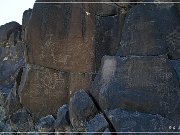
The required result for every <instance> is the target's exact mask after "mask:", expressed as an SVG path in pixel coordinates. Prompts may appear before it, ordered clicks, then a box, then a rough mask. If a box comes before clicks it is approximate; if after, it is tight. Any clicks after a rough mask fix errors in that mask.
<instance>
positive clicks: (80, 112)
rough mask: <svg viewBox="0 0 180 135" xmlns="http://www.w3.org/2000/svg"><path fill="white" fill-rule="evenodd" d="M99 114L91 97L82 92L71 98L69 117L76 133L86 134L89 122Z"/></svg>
mask: <svg viewBox="0 0 180 135" xmlns="http://www.w3.org/2000/svg"><path fill="white" fill-rule="evenodd" d="M97 112H98V110H97V108H96V106H95V104H94V102H93V101H92V99H91V98H90V97H89V95H88V94H87V93H86V92H85V91H83V90H80V91H78V92H76V93H74V95H73V96H72V97H71V99H70V103H69V115H70V121H71V124H72V126H73V127H74V129H75V130H76V131H79V132H84V131H85V128H86V124H87V122H88V121H89V120H90V118H91V117H93V116H95V114H96V113H97Z"/></svg>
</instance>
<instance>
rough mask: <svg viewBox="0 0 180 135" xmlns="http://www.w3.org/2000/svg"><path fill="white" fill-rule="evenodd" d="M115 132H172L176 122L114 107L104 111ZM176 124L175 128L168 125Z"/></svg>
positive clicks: (158, 116)
mask: <svg viewBox="0 0 180 135" xmlns="http://www.w3.org/2000/svg"><path fill="white" fill-rule="evenodd" d="M106 115H107V117H108V118H109V120H110V121H111V123H112V125H113V126H114V128H115V130H116V132H172V131H174V132H175V131H178V130H177V127H179V126H178V124H176V123H174V122H173V121H171V120H169V119H166V118H164V117H162V116H160V115H152V114H146V113H139V112H133V111H127V110H123V109H120V108H118V109H114V110H110V111H107V112H106ZM172 125H173V126H176V130H172V129H169V126H172Z"/></svg>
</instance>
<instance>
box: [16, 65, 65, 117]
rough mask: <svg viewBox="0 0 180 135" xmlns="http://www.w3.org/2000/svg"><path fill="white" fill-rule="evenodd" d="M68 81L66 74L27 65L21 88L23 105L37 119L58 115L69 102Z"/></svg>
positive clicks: (20, 94)
mask: <svg viewBox="0 0 180 135" xmlns="http://www.w3.org/2000/svg"><path fill="white" fill-rule="evenodd" d="M67 79H68V76H67V74H66V73H64V72H58V71H56V70H53V69H48V68H44V67H41V66H34V65H27V67H26V68H25V69H24V72H23V77H22V81H21V85H20V88H19V96H20V101H21V103H22V105H23V106H26V108H28V110H29V111H30V112H32V113H34V115H35V116H36V117H41V116H46V115H48V114H56V112H57V108H58V107H59V106H62V105H63V104H66V103H67V100H68V91H67ZM29 86H30V87H29Z"/></svg>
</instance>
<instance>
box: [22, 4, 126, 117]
mask: <svg viewBox="0 0 180 135" xmlns="http://www.w3.org/2000/svg"><path fill="white" fill-rule="evenodd" d="M51 1H52V2H53V0H51ZM37 2H38V1H37ZM56 2H57V1H56ZM61 2H62V1H61ZM96 5H98V6H96ZM107 7H108V8H107ZM114 11H115V12H114ZM120 12H121V11H120V8H119V7H118V6H117V5H116V4H68V3H66V4H65V3H64V4H52V3H51V4H40V3H35V5H34V8H33V10H32V13H31V10H28V11H25V12H24V19H23V20H24V21H23V28H24V27H25V34H24V35H25V37H24V40H25V43H26V45H27V63H28V64H30V65H32V67H39V66H41V67H42V68H43V67H44V69H42V70H46V71H47V72H46V73H45V71H42V72H43V73H42V75H40V77H36V76H38V74H41V73H39V70H35V69H30V70H29V71H28V73H24V76H26V77H25V78H26V81H23V82H22V86H21V89H20V93H21V94H20V95H21V103H22V104H23V105H24V106H26V107H27V108H29V110H30V111H31V112H32V113H40V114H38V115H42V116H44V115H48V114H49V113H50V114H54V113H55V112H56V111H57V109H58V107H59V106H61V105H63V104H66V103H68V100H69V97H71V95H72V94H73V93H74V92H76V91H77V90H79V89H84V90H86V91H87V90H88V89H89V87H90V84H91V80H92V79H93V77H94V75H95V74H96V71H97V70H98V69H99V67H100V60H101V58H102V57H103V56H104V55H111V54H115V53H116V51H117V49H118V45H119V41H120V38H119V37H120V36H121V31H122V26H123V23H124V16H125V15H124V14H120ZM28 20H29V21H28ZM51 71H52V72H53V73H51ZM57 73H59V74H63V75H60V76H61V77H62V78H61V77H60V78H59V77H58V75H57ZM49 76H50V79H48V78H49ZM52 76H54V77H52ZM43 78H44V79H43ZM33 80H35V81H33ZM42 80H47V81H46V82H45V83H44V82H42ZM59 82H61V83H62V84H60V85H58V86H55V84H56V83H59ZM44 84H45V85H44ZM43 85H44V86H43ZM59 86H61V87H59ZM51 87H53V90H52V88H51ZM47 91H49V92H47ZM39 93H42V94H39ZM47 93H48V94H47ZM38 94H39V95H38ZM37 95H38V96H37ZM42 95H44V97H46V98H44V97H43V96H42ZM61 96H63V97H61ZM48 97H49V98H48ZM52 97H55V98H54V99H53V98H52ZM55 99H57V100H55ZM32 102H38V104H36V105H32ZM51 103H52V104H53V105H51ZM45 108H48V109H45ZM41 110H45V111H41ZM48 110H49V111H48ZM38 115H37V116H38Z"/></svg>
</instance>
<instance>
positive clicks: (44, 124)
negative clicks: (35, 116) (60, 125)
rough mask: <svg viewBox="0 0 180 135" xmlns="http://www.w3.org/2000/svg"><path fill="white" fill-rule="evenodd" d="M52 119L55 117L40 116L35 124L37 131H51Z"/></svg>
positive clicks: (52, 127) (52, 129)
mask: <svg viewBox="0 0 180 135" xmlns="http://www.w3.org/2000/svg"><path fill="white" fill-rule="evenodd" d="M54 121H55V119H54V117H53V116H52V115H48V116H46V117H43V118H41V119H40V120H39V122H38V124H37V130H38V132H53V131H54Z"/></svg>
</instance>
